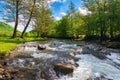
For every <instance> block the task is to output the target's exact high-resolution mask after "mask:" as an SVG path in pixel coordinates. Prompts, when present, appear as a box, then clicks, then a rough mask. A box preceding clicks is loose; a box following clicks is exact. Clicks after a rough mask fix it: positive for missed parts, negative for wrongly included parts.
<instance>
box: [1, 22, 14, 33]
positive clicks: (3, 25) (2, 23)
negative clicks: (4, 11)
mask: <svg viewBox="0 0 120 80" xmlns="http://www.w3.org/2000/svg"><path fill="white" fill-rule="evenodd" d="M13 30H14V29H13V27H11V26H10V25H8V24H6V23H4V22H1V21H0V32H1V31H7V32H9V31H10V32H13Z"/></svg>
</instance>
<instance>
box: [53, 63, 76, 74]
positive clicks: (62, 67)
mask: <svg viewBox="0 0 120 80" xmlns="http://www.w3.org/2000/svg"><path fill="white" fill-rule="evenodd" d="M54 70H55V71H56V72H61V73H63V74H70V73H72V72H73V70H74V66H73V65H72V64H65V63H64V64H62V63H58V64H54Z"/></svg>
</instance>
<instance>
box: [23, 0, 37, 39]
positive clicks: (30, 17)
mask: <svg viewBox="0 0 120 80" xmlns="http://www.w3.org/2000/svg"><path fill="white" fill-rule="evenodd" d="M35 2H36V0H34V4H33V6H32V9H31V12H30V16H29V19H28V22H27V24H26V26H25V28H24V30H23V32H22V34H21V38H24V34H25V32H26V30H27V28H28V26H29V24H30V21H31V19H32V14H33V10H34V7H35Z"/></svg>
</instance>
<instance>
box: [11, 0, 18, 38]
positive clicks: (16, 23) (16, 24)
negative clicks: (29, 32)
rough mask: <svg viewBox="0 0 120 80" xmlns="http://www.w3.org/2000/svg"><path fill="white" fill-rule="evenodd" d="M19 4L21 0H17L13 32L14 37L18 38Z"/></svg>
mask: <svg viewBox="0 0 120 80" xmlns="http://www.w3.org/2000/svg"><path fill="white" fill-rule="evenodd" d="M18 5H19V0H16V20H15V27H14V32H13V35H12V38H16V36H17V26H18Z"/></svg>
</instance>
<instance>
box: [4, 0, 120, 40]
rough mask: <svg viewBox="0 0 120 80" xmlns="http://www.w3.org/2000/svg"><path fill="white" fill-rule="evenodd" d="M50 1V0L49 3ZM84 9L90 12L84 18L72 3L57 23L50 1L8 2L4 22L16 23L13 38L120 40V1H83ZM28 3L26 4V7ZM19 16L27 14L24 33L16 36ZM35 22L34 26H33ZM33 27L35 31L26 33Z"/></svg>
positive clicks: (10, 0) (13, 0) (20, 0)
mask: <svg viewBox="0 0 120 80" xmlns="http://www.w3.org/2000/svg"><path fill="white" fill-rule="evenodd" d="M48 1H49V0H48ZM82 1H83V6H82V7H83V8H85V9H87V10H88V11H89V12H88V13H87V15H82V14H80V12H79V11H78V10H77V9H76V5H75V4H74V3H73V2H72V1H71V2H70V4H69V6H68V10H67V14H66V15H65V16H63V17H62V19H60V20H57V21H56V20H55V19H54V18H53V16H52V11H51V10H50V8H49V5H48V3H47V1H44V0H27V2H26V1H24V0H23V1H22V0H7V1H6V3H7V4H6V9H8V12H7V14H6V17H5V18H4V19H5V20H8V21H15V27H14V31H13V34H11V36H12V38H16V37H17V36H19V37H20V38H24V35H26V36H31V35H32V36H35V37H52V38H64V39H80V38H82V39H83V38H84V39H86V40H96V39H97V40H100V41H103V40H119V39H120V26H119V25H120V6H119V5H120V1H119V0H82ZM26 3H27V5H26ZM19 15H24V18H23V20H21V21H24V22H25V27H24V30H23V31H22V33H21V34H20V35H18V34H17V27H18V24H19V22H20V21H19ZM30 23H33V24H30ZM29 25H32V27H33V30H32V31H30V32H29V33H26V29H27V28H28V27H29Z"/></svg>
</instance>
